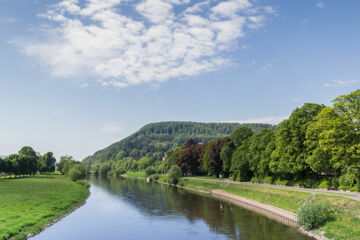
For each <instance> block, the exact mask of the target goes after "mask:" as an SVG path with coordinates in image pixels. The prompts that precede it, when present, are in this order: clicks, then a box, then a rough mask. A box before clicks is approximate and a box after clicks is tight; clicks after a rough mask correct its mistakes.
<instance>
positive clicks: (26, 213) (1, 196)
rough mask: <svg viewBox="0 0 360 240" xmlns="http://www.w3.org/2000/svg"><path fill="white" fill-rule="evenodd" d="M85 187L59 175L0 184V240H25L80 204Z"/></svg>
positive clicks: (9, 180) (83, 196)
mask: <svg viewBox="0 0 360 240" xmlns="http://www.w3.org/2000/svg"><path fill="white" fill-rule="evenodd" d="M87 195H88V188H87V186H84V185H80V184H77V183H74V182H71V181H70V180H69V179H68V178H66V177H65V176H61V175H49V176H35V177H25V178H18V179H1V180H0V239H9V238H11V239H14V240H18V239H25V238H26V236H27V235H28V234H29V233H37V232H39V231H40V230H41V229H42V228H43V227H45V226H46V225H48V224H49V223H51V222H52V221H54V220H55V219H57V218H59V217H61V216H62V215H64V214H66V213H67V212H68V211H70V210H71V209H73V208H75V207H76V206H78V205H79V204H81V203H82V202H83V201H84V200H85V199H86V197H87Z"/></svg>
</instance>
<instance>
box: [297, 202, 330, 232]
mask: <svg viewBox="0 0 360 240" xmlns="http://www.w3.org/2000/svg"><path fill="white" fill-rule="evenodd" d="M330 218H331V211H330V210H329V207H328V206H327V205H326V204H325V203H323V202H319V201H309V202H306V203H305V204H303V205H302V206H301V207H300V211H299V214H298V217H297V223H298V224H299V225H300V226H301V227H303V228H304V229H305V230H311V229H316V228H319V227H321V226H322V225H323V224H325V222H326V221H328V220H330Z"/></svg>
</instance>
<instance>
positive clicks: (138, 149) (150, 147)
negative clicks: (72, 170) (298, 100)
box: [83, 122, 275, 165]
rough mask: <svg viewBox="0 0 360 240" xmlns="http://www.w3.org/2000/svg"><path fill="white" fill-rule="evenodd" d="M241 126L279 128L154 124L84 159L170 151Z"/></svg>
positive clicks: (256, 127) (255, 126)
mask: <svg viewBox="0 0 360 240" xmlns="http://www.w3.org/2000/svg"><path fill="white" fill-rule="evenodd" d="M240 125H243V126H247V127H250V128H252V129H253V131H254V132H258V131H260V130H261V129H263V128H269V129H272V130H274V129H275V126H274V125H270V124H262V123H246V124H239V123H199V122H159V123H151V124H148V125H145V126H144V127H142V128H141V129H140V130H138V131H137V132H135V133H134V134H132V135H130V136H128V137H127V138H125V139H123V140H121V141H119V142H116V143H114V144H112V145H110V146H108V147H107V148H105V149H102V150H99V151H97V152H96V153H95V154H94V155H92V156H89V157H86V158H85V159H84V160H83V162H84V164H86V165H91V164H92V163H94V162H105V161H108V160H116V159H119V160H120V159H122V158H124V157H132V158H135V159H138V158H140V157H142V156H145V155H146V154H147V153H155V152H166V151H167V150H169V149H171V148H174V147H177V146H180V145H182V144H184V143H185V142H186V141H187V140H188V139H190V138H192V139H194V140H196V141H198V142H203V143H205V142H208V141H209V140H211V139H214V138H223V137H225V136H227V135H229V134H230V133H231V132H232V131H233V130H234V129H235V128H236V127H238V126H240Z"/></svg>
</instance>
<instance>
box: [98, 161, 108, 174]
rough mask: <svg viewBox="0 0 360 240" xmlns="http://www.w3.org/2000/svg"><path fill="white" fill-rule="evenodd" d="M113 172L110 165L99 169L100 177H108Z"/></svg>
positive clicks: (104, 165) (103, 165) (106, 164)
mask: <svg viewBox="0 0 360 240" xmlns="http://www.w3.org/2000/svg"><path fill="white" fill-rule="evenodd" d="M110 171H111V165H110V164H109V163H105V164H102V165H101V166H100V169H99V174H100V176H106V175H107V174H108V172H110Z"/></svg>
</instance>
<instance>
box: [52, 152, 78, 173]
mask: <svg viewBox="0 0 360 240" xmlns="http://www.w3.org/2000/svg"><path fill="white" fill-rule="evenodd" d="M72 162H75V159H74V158H73V157H72V156H69V155H66V156H61V157H60V162H59V163H58V164H57V165H56V166H57V169H58V171H59V172H61V174H66V172H67V171H68V170H69V166H70V165H69V163H72Z"/></svg>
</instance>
